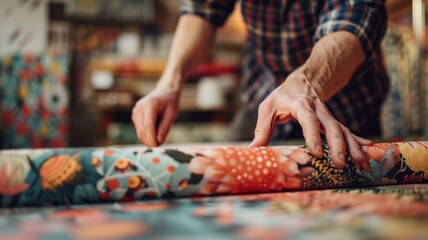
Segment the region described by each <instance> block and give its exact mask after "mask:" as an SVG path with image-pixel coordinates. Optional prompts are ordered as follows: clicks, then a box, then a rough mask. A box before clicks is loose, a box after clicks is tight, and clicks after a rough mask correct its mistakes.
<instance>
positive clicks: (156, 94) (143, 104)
mask: <svg viewBox="0 0 428 240" xmlns="http://www.w3.org/2000/svg"><path fill="white" fill-rule="evenodd" d="M179 98H180V91H179V90H174V89H172V88H169V87H160V86H158V87H156V88H155V89H154V90H153V91H151V92H150V93H149V94H148V95H147V96H145V97H143V98H141V99H140V100H138V101H137V102H136V103H135V106H134V108H133V109H132V117H131V118H132V122H133V123H134V127H135V130H136V133H137V136H138V139H139V140H140V141H141V142H142V143H143V144H145V145H146V146H148V147H157V146H159V145H160V144H162V143H163V142H164V141H165V138H166V136H167V135H168V132H169V130H170V128H171V126H172V124H173V122H174V120H175V118H176V117H177V115H178V109H179V106H178V105H179V104H178V101H179Z"/></svg>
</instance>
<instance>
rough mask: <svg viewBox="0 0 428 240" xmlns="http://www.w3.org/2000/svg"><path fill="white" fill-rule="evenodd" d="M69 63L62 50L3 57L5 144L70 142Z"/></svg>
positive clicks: (61, 144) (1, 99)
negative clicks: (61, 52) (68, 140)
mask: <svg viewBox="0 0 428 240" xmlns="http://www.w3.org/2000/svg"><path fill="white" fill-rule="evenodd" d="M68 65H69V58H68V55H67V54H59V53H46V54H42V55H37V56H33V55H21V54H14V55H7V56H4V57H3V58H2V59H1V60H0V91H1V95H0V105H1V108H2V119H1V121H2V129H1V130H2V133H1V141H2V147H3V148H25V147H27V148H29V147H36V148H37V147H38V148H40V147H64V146H66V145H67V137H68V136H67V132H68V100H69V96H68V90H67V89H68V86H67V84H68V76H67V74H68Z"/></svg>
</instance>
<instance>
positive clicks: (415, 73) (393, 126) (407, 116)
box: [382, 24, 428, 138]
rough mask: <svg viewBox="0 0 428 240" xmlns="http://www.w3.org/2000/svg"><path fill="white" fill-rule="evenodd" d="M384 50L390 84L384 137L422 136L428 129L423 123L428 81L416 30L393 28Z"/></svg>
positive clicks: (391, 26) (397, 26)
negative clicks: (423, 69) (422, 72)
mask: <svg viewBox="0 0 428 240" xmlns="http://www.w3.org/2000/svg"><path fill="white" fill-rule="evenodd" d="M382 46H383V49H384V53H385V62H386V68H387V70H388V73H389V76H390V80H391V90H390V93H389V95H388V96H387V98H386V101H385V104H384V106H383V110H382V137H383V138H394V137H395V138H399V137H404V136H418V135H419V136H420V135H422V134H424V129H425V128H427V127H428V121H426V120H424V113H425V115H427V114H426V112H427V111H426V110H424V109H425V107H426V106H425V105H427V103H428V102H427V101H426V100H425V101H424V99H425V98H426V97H428V94H427V93H428V91H426V90H425V89H424V87H423V86H424V84H425V83H424V81H425V82H426V79H428V78H426V77H425V78H424V76H423V74H421V69H422V68H423V66H421V65H422V64H424V62H423V61H421V60H420V52H421V51H420V49H419V46H418V44H417V42H416V40H415V37H414V32H413V29H412V28H411V26H406V25H403V24H402V25H398V24H396V25H392V24H391V25H390V26H389V28H388V31H387V34H386V35H385V39H384V41H383V43H382ZM427 72H428V71H427ZM425 134H428V132H426V133H425Z"/></svg>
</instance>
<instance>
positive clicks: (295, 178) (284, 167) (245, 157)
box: [189, 147, 310, 194]
mask: <svg viewBox="0 0 428 240" xmlns="http://www.w3.org/2000/svg"><path fill="white" fill-rule="evenodd" d="M309 160H310V156H309V155H307V154H306V153H305V151H304V150H303V149H302V148H299V147H284V148H267V147H260V148H224V149H216V150H215V151H213V152H212V154H211V155H208V156H197V157H195V158H193V159H192V161H191V162H190V164H189V170H190V171H191V172H193V173H196V174H201V175H203V176H204V178H205V179H206V180H208V183H206V184H205V185H204V186H203V187H202V188H201V190H200V191H199V193H200V194H216V193H220V194H221V193H243V192H267V191H271V190H276V191H279V190H281V189H284V188H288V189H291V188H298V187H299V186H300V185H301V176H300V171H299V168H298V166H299V164H305V163H307V162H308V161H309Z"/></svg>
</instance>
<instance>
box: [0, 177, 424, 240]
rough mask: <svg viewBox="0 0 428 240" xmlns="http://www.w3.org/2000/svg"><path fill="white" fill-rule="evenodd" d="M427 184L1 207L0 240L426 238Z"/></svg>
mask: <svg viewBox="0 0 428 240" xmlns="http://www.w3.org/2000/svg"><path fill="white" fill-rule="evenodd" d="M427 226H428V185H424V184H419V185H399V186H383V187H369V188H352V189H339V190H316V191H297V192H286V193H268V194H257V195H241V196H227V197H202V198H201V197H198V198H187V199H185V198H182V199H170V200H154V201H148V202H134V203H115V204H103V205H86V206H82V205H80V206H77V205H74V206H69V207H59V208H25V209H22V208H21V209H14V210H10V209H3V210H0V239H426V238H427V236H428V227H427Z"/></svg>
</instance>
